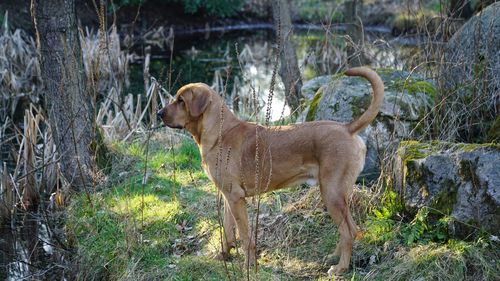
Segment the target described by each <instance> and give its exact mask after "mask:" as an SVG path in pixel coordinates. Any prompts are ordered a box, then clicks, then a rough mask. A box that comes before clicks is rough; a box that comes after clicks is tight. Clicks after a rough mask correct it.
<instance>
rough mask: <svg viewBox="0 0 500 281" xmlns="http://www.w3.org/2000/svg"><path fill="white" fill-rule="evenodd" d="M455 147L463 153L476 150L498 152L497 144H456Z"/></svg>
mask: <svg viewBox="0 0 500 281" xmlns="http://www.w3.org/2000/svg"><path fill="white" fill-rule="evenodd" d="M456 146H457V148H459V149H460V150H462V151H464V152H472V151H476V150H478V149H494V150H500V144H499V143H457V144H456Z"/></svg>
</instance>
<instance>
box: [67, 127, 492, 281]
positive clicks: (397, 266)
mask: <svg viewBox="0 0 500 281" xmlns="http://www.w3.org/2000/svg"><path fill="white" fill-rule="evenodd" d="M110 149H111V151H112V155H113V161H112V163H113V165H112V168H111V171H110V172H109V174H108V175H107V177H108V180H107V183H106V184H105V186H103V187H101V190H100V191H98V192H95V193H94V194H92V195H90V198H89V197H87V196H86V195H85V194H81V195H78V196H77V197H76V198H74V199H73V200H72V204H71V206H70V207H69V208H68V218H67V225H66V232H67V234H68V240H69V242H70V243H71V244H72V245H73V247H75V248H76V249H77V251H76V254H75V256H74V257H73V259H74V263H75V264H77V265H78V269H77V271H78V273H77V275H78V277H79V279H80V280H102V279H109V280H242V279H249V280H332V279H330V278H329V276H328V275H327V273H326V272H327V270H328V269H329V267H330V266H331V265H332V264H333V263H336V262H337V261H336V260H335V259H334V258H333V257H332V256H331V255H330V254H331V253H333V250H334V248H335V244H336V242H337V239H338V233H337V228H336V226H335V225H334V224H333V222H332V221H331V219H330V217H329V215H328V214H327V212H326V210H325V208H324V205H323V204H322V202H321V199H320V194H319V189H318V188H317V187H294V188H289V189H284V190H280V191H276V192H271V193H268V194H265V195H263V196H261V202H260V209H259V227H258V229H259V231H258V246H257V247H258V251H259V259H258V263H259V267H258V271H257V272H256V271H255V269H252V270H251V271H250V272H249V273H247V271H246V270H245V266H244V265H243V260H244V258H243V255H242V254H241V248H240V249H238V250H237V251H234V253H233V258H232V259H231V260H229V261H227V262H225V263H224V262H222V261H218V260H216V259H214V258H213V257H214V256H215V254H216V253H217V251H218V250H219V249H220V245H221V242H220V241H221V235H222V233H221V227H220V225H221V224H220V221H221V212H222V208H219V207H218V206H219V202H218V200H217V198H218V193H217V189H216V188H215V186H214V185H213V184H212V183H211V182H210V181H209V179H208V178H207V177H206V176H205V174H204V173H203V171H202V169H201V166H200V165H201V163H200V155H199V152H198V149H197V147H196V145H195V144H194V142H193V141H192V140H191V139H190V138H188V137H186V136H182V137H179V136H178V135H171V134H153V135H152V137H151V139H150V140H149V141H147V140H146V139H145V138H141V139H137V140H135V141H131V142H128V143H123V142H120V143H118V142H117V143H113V144H111V145H110ZM366 190H368V189H367V188H366V187H356V188H355V192H354V196H353V199H352V203H351V209H352V210H353V215H354V217H355V220H356V221H357V222H358V225H359V226H360V228H361V229H362V235H360V238H359V239H358V240H357V241H356V242H355V245H354V251H353V259H352V262H351V268H350V270H349V272H347V273H346V274H344V275H343V276H339V277H334V278H333V280H453V281H455V280H495V278H498V276H500V263H499V262H498V261H499V260H500V249H499V248H500V247H499V243H498V242H495V241H492V239H491V237H489V236H488V235H478V236H477V237H474V238H472V239H467V241H464V240H458V239H454V238H453V237H451V236H449V235H448V234H447V233H442V230H443V228H439V227H436V225H435V224H431V222H430V221H429V220H428V214H427V213H426V212H419V213H418V214H417V216H415V217H414V218H410V219H408V218H407V219H404V218H401V217H400V214H398V213H397V212H396V211H394V204H392V203H391V202H393V200H392V199H393V195H391V193H387V194H388V195H387V196H380V195H376V194H372V193H370V192H368V191H366ZM384 198H385V199H384ZM391 198H392V199H391ZM89 199H90V200H89ZM256 201H257V199H253V200H252V199H249V200H248V204H249V211H250V216H251V217H252V218H254V219H253V221H255V213H256V212H255V210H256V205H257V204H256ZM440 223H441V224H446V221H442V222H440ZM493 240H494V239H493Z"/></svg>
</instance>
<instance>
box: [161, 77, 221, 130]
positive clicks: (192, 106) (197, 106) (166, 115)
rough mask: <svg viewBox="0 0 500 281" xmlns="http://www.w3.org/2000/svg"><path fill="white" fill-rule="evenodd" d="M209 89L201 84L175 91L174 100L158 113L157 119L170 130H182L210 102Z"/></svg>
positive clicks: (188, 85) (210, 90)
mask: <svg viewBox="0 0 500 281" xmlns="http://www.w3.org/2000/svg"><path fill="white" fill-rule="evenodd" d="M212 92H213V90H212V89H210V87H209V86H208V85H206V84H203V83H192V84H187V85H185V86H183V87H182V88H180V89H179V91H177V94H176V95H175V98H174V100H173V101H172V102H171V103H169V104H168V105H167V106H165V107H164V108H162V109H161V110H159V111H158V113H157V114H158V118H160V119H161V120H162V121H163V123H164V124H165V125H167V126H169V127H170V128H176V129H183V128H186V126H187V125H188V124H190V123H192V122H196V121H198V120H199V119H200V117H201V116H202V115H203V113H204V112H205V110H206V109H207V107H208V106H209V105H210V103H211V102H212V96H213V95H212Z"/></svg>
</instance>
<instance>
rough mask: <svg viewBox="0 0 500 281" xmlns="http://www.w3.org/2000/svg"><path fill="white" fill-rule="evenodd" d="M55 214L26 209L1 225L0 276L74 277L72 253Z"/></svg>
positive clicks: (26, 277) (10, 278)
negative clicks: (26, 210) (71, 260)
mask: <svg viewBox="0 0 500 281" xmlns="http://www.w3.org/2000/svg"><path fill="white" fill-rule="evenodd" d="M55 217H57V215H55V214H54V213H50V214H44V212H37V213H22V214H18V215H17V216H16V217H15V218H14V219H13V220H12V221H11V223H10V224H8V225H2V226H0V280H65V279H67V280H71V279H72V278H71V276H72V272H73V269H72V267H71V266H70V261H69V258H70V256H71V255H70V252H69V251H68V250H67V249H66V248H67V247H66V246H65V245H64V244H65V238H64V237H65V235H64V232H63V230H62V224H61V223H57V222H56V221H55ZM49 220H50V221H49Z"/></svg>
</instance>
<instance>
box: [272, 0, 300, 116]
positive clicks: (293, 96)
mask: <svg viewBox="0 0 500 281" xmlns="http://www.w3.org/2000/svg"><path fill="white" fill-rule="evenodd" d="M272 9H273V19H274V25H275V29H276V35H277V37H278V38H279V40H280V46H281V52H280V61H281V65H280V70H279V74H280V76H281V79H282V80H283V83H284V84H285V98H286V102H287V103H288V105H289V106H290V107H291V110H292V112H293V111H294V110H295V109H296V108H297V107H298V106H299V105H300V98H301V92H300V89H301V88H302V78H301V77H300V70H299V65H298V63H297V55H296V53H295V48H294V46H293V44H292V41H291V38H292V35H293V30H292V20H291V17H290V5H289V3H288V0H273V1H272Z"/></svg>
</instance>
